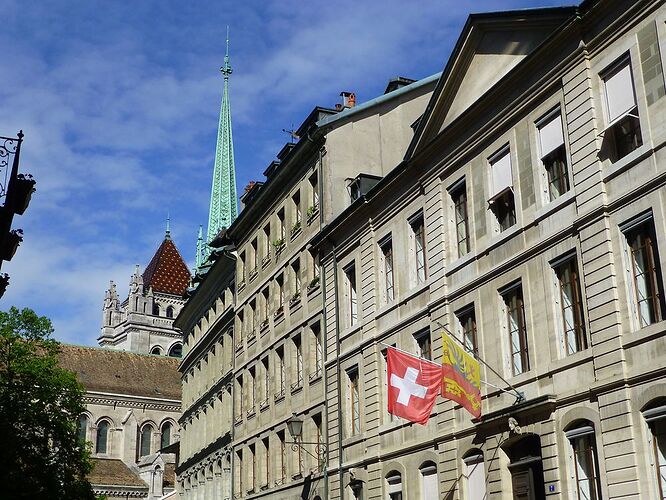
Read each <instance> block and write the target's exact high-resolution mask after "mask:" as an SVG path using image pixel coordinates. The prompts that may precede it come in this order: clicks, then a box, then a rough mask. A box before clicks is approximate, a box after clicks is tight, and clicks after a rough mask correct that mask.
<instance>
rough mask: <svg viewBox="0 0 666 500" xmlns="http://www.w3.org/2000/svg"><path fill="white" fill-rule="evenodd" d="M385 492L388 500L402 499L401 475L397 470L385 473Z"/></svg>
mask: <svg viewBox="0 0 666 500" xmlns="http://www.w3.org/2000/svg"><path fill="white" fill-rule="evenodd" d="M386 493H388V498H389V500H402V476H401V475H400V473H399V472H398V471H395V470H394V471H391V472H389V473H388V474H387V475H386Z"/></svg>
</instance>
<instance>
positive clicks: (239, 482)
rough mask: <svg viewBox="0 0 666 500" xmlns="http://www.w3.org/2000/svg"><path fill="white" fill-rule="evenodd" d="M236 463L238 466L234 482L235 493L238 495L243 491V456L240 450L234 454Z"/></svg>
mask: <svg viewBox="0 0 666 500" xmlns="http://www.w3.org/2000/svg"><path fill="white" fill-rule="evenodd" d="M236 463H237V464H238V474H234V481H235V482H236V487H237V488H238V489H237V490H236V491H238V492H239V493H240V492H242V491H243V454H242V452H241V450H238V451H237V452H236ZM241 495H242V493H241Z"/></svg>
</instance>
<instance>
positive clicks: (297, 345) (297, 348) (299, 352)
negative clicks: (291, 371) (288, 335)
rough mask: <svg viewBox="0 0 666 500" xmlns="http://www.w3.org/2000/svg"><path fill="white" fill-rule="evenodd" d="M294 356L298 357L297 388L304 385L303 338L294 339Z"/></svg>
mask: <svg viewBox="0 0 666 500" xmlns="http://www.w3.org/2000/svg"><path fill="white" fill-rule="evenodd" d="M293 342H294V354H295V357H296V384H295V385H296V387H301V386H302V385H303V346H302V344H301V336H300V335H297V336H296V337H294V339H293Z"/></svg>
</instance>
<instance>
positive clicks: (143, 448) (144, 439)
mask: <svg viewBox="0 0 666 500" xmlns="http://www.w3.org/2000/svg"><path fill="white" fill-rule="evenodd" d="M152 438H153V427H152V426H151V425H144V426H143V428H142V429H141V437H140V439H141V444H140V446H139V449H140V452H139V453H140V454H139V457H145V456H146V455H150V450H151V443H150V440H151V439H152Z"/></svg>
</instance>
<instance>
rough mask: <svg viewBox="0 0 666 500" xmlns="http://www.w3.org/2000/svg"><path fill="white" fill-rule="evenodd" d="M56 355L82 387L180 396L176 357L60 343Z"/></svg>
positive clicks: (132, 394)
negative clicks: (58, 351)
mask: <svg viewBox="0 0 666 500" xmlns="http://www.w3.org/2000/svg"><path fill="white" fill-rule="evenodd" d="M59 358H60V366H62V367H63V368H66V369H68V370H71V371H73V372H75V373H76V378H77V379H78V381H79V382H81V384H83V387H84V388H85V389H86V391H96V392H110V393H114V394H126V395H130V396H138V397H141V396H148V397H153V398H159V397H163V398H164V399H177V400H180V399H181V386H180V374H179V373H178V363H179V361H180V360H179V359H177V358H170V357H166V356H152V355H148V354H136V353H133V352H126V351H115V350H112V349H105V348H99V347H84V346H77V345H62V346H61V349H60V355H59Z"/></svg>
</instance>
